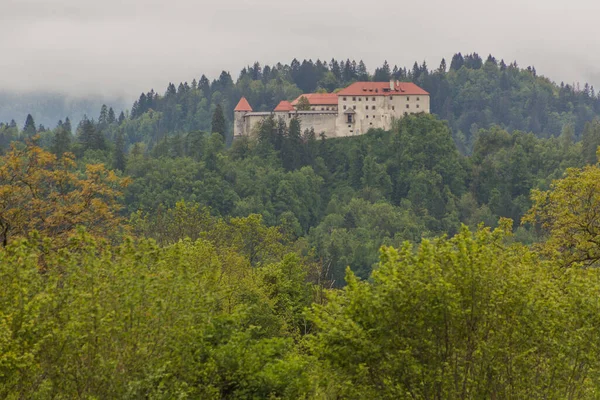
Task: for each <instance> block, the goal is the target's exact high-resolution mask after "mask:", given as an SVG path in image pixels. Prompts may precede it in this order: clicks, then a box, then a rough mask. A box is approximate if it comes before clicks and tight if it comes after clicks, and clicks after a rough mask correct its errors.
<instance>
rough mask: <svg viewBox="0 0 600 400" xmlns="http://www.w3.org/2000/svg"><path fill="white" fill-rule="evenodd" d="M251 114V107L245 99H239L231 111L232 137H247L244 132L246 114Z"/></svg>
mask: <svg viewBox="0 0 600 400" xmlns="http://www.w3.org/2000/svg"><path fill="white" fill-rule="evenodd" d="M249 112H252V107H250V103H248V100H246V98H245V97H242V98H241V99H240V102H239V103H238V105H237V106H236V107H235V109H234V110H233V137H234V138H236V137H239V136H243V135H247V134H248V133H249V132H246V118H245V117H246V114H247V113H249Z"/></svg>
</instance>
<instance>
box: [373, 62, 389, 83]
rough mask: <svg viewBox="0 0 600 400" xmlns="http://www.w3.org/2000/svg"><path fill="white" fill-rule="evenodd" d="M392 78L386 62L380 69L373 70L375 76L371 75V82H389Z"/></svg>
mask: <svg viewBox="0 0 600 400" xmlns="http://www.w3.org/2000/svg"><path fill="white" fill-rule="evenodd" d="M391 77H392V71H391V69H390V65H389V64H388V62H387V61H385V62H384V63H383V66H382V67H381V68H377V69H376V70H375V75H373V80H374V81H375V82H389V81H390V78H391Z"/></svg>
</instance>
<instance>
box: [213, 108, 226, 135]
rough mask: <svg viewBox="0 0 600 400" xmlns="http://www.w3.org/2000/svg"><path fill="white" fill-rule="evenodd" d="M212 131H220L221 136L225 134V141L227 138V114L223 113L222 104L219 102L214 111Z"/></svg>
mask: <svg viewBox="0 0 600 400" xmlns="http://www.w3.org/2000/svg"><path fill="white" fill-rule="evenodd" d="M211 131H212V133H218V134H220V135H221V136H223V141H225V140H226V139H227V135H226V133H227V126H226V122H225V115H224V114H223V107H221V105H220V104H217V107H216V108H215V111H214V112H213V117H212V124H211Z"/></svg>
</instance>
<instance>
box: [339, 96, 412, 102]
mask: <svg viewBox="0 0 600 400" xmlns="http://www.w3.org/2000/svg"><path fill="white" fill-rule="evenodd" d="M342 99H343V100H344V101H346V99H347V98H346V97H343V98H342ZM356 99H357V97H352V101H356ZM390 100H394V96H390ZM420 100H421V99H420V98H419V97H417V101H420ZM358 101H362V97H358ZM365 101H369V98H368V97H365ZM373 101H375V97H373ZM406 101H410V96H407V97H406Z"/></svg>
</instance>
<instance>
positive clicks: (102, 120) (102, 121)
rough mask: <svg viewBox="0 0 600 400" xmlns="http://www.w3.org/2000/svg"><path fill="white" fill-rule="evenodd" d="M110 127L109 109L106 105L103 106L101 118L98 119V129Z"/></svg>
mask: <svg viewBox="0 0 600 400" xmlns="http://www.w3.org/2000/svg"><path fill="white" fill-rule="evenodd" d="M107 125H108V107H106V104H102V107H101V108H100V116H99V117H98V128H99V129H104V128H106V126H107Z"/></svg>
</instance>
